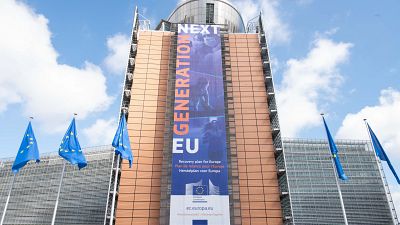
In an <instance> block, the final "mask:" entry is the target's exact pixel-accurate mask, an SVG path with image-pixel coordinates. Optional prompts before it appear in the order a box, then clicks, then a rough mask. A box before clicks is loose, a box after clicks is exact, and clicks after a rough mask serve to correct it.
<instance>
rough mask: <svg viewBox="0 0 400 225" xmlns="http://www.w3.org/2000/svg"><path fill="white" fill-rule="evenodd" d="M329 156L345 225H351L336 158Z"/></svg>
mask: <svg viewBox="0 0 400 225" xmlns="http://www.w3.org/2000/svg"><path fill="white" fill-rule="evenodd" d="M321 116H322V119H323V118H324V114H323V113H321ZM327 135H328V134H327ZM328 139H329V137H328ZM328 145H329V144H328ZM329 155H330V156H331V161H332V166H333V170H334V171H335V174H334V176H335V181H336V186H337V189H338V192H339V198H340V206H341V207H342V213H343V219H344V224H345V225H349V223H348V222H347V215H346V209H345V207H344V202H343V195H342V189H341V188H340V183H339V180H338V178H337V177H338V174H339V173H338V171H337V169H336V166H335V162H334V158H333V156H332V154H331V152H329Z"/></svg>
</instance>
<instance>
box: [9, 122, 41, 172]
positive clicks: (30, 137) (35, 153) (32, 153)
mask: <svg viewBox="0 0 400 225" xmlns="http://www.w3.org/2000/svg"><path fill="white" fill-rule="evenodd" d="M30 160H35V161H36V162H37V163H38V162H39V161H40V159H39V149H38V146H37V142H36V138H35V134H34V133H33V130H32V124H31V122H29V124H28V128H26V131H25V135H24V138H22V142H21V146H20V147H19V150H18V153H17V157H16V158H15V161H14V164H13V165H12V171H13V173H14V174H16V173H18V171H19V170H20V169H21V168H22V167H24V166H25V165H26V164H27V163H28V162H29V161H30Z"/></svg>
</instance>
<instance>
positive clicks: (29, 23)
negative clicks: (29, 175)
mask: <svg viewBox="0 0 400 225" xmlns="http://www.w3.org/2000/svg"><path fill="white" fill-rule="evenodd" d="M0 21H2V22H1V23H0V31H1V33H2V35H0V49H1V50H0V62H1V63H0V112H5V111H6V110H7V107H8V106H9V105H10V104H16V103H18V104H21V105H22V109H23V111H24V114H25V115H26V116H35V118H36V119H37V121H39V122H41V125H44V127H45V128H47V130H51V131H54V130H57V129H58V128H59V127H60V125H65V124H66V123H68V122H69V119H70V118H71V116H72V113H74V112H76V113H78V114H79V118H85V117H86V116H87V115H88V114H90V113H93V112H98V111H103V110H105V109H107V108H108V106H109V105H110V104H111V102H112V98H111V97H110V96H108V94H107V92H106V79H105V76H104V75H103V73H102V71H101V69H100V68H99V67H98V66H96V65H93V64H91V63H89V62H85V64H84V66H83V67H82V68H77V67H73V66H69V65H65V64H60V63H58V62H57V57H58V53H57V51H56V50H55V49H54V46H53V44H52V42H51V32H50V30H49V27H48V20H47V19H46V17H45V16H43V15H40V14H37V13H36V12H35V11H33V10H32V9H31V8H30V7H29V6H27V5H26V4H24V3H22V2H19V1H15V0H2V1H0ZM63 128H65V127H63Z"/></svg>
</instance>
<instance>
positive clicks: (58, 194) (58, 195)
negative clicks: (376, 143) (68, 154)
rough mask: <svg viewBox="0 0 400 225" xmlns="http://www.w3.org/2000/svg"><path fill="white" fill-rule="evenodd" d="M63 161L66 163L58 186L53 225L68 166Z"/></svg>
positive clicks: (52, 224)
mask: <svg viewBox="0 0 400 225" xmlns="http://www.w3.org/2000/svg"><path fill="white" fill-rule="evenodd" d="M63 161H64V164H63V168H62V172H61V179H60V184H59V185H58V193H57V200H56V205H55V206H54V212H53V219H52V220H51V225H54V223H55V222H56V214H57V208H58V202H59V199H60V192H61V186H62V182H63V179H64V172H65V167H66V164H67V163H66V161H65V160H63Z"/></svg>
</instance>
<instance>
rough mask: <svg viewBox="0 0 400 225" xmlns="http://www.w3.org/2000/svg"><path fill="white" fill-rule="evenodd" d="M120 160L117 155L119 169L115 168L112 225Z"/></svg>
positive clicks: (111, 224) (111, 222) (112, 222)
mask: <svg viewBox="0 0 400 225" xmlns="http://www.w3.org/2000/svg"><path fill="white" fill-rule="evenodd" d="M119 160H120V155H119V154H118V155H117V167H116V168H115V177H114V190H113V199H112V203H111V214H110V225H113V224H114V211H115V210H114V209H115V201H116V195H117V182H118V174H119V171H118V170H119Z"/></svg>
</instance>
